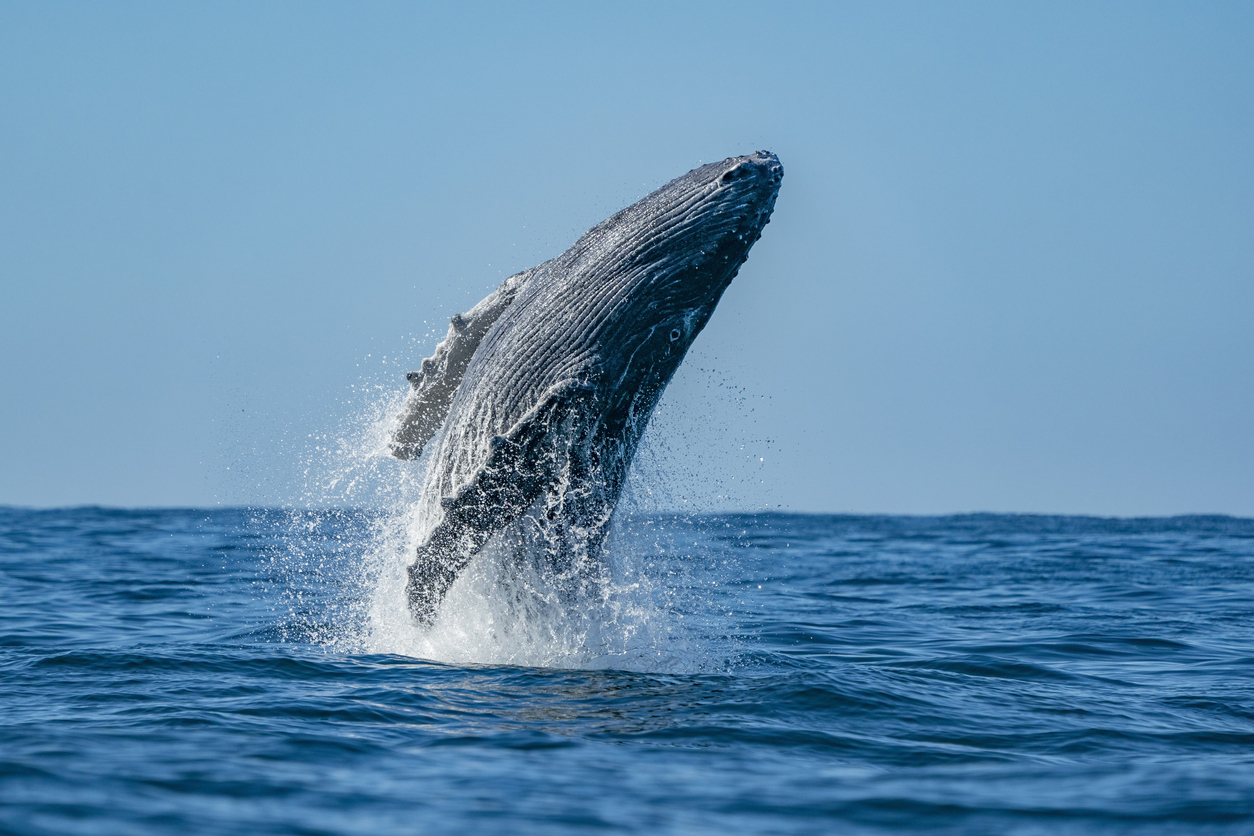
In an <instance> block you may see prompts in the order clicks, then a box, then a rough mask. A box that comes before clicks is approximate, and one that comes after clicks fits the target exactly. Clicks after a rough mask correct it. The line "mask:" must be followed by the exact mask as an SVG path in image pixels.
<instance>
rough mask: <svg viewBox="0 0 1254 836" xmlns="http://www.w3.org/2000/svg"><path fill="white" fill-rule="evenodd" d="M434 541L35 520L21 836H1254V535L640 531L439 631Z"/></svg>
mask: <svg viewBox="0 0 1254 836" xmlns="http://www.w3.org/2000/svg"><path fill="white" fill-rule="evenodd" d="M410 525H411V523H410V521H407V520H406V519H405V516H404V514H398V513H396V512H395V510H380V509H378V508H376V509H374V510H346V509H343V508H341V509H324V510H300V511H296V510H282V509H272V510H247V509H214V510H202V509H185V510H111V509H103V508H71V509H58V510H27V509H20V508H4V509H0V602H2V607H0V831H3V832H5V833H21V834H42V833H47V834H52V833H56V834H65V833H84V834H87V833H90V834H99V833H121V834H127V833H135V834H149V833H175V832H177V833H198V834H202V833H203V834H210V833H212V834H240V833H249V834H257V833H308V834H320V833H326V834H349V833H363V834H365V833H370V834H380V833H429V834H452V833H511V834H513V833H589V832H604V833H642V834H643V833H781V834H782V833H853V834H863V833H865V834H880V833H954V834H985V833H987V834H1036V833H1051V834H1052V833H1058V834H1063V833H1067V834H1070V833H1161V834H1177V833H1206V834H1212V833H1213V834H1220V833H1223V834H1235V833H1254V520H1246V519H1234V518H1226V517H1181V518H1171V519H1096V518H1085V517H1049V516H995V515H974V516H952V517H894V516H861V517H859V516H804V515H782V514H756V515H722V516H720V515H665V514H656V513H653V514H645V513H638V512H632V511H631V510H630V509H628V510H627V511H626V512H625V513H624V514H623V515H622V516H621V518H620V520H619V522H618V525H617V529H616V531H615V533H614V535H613V536H612V538H611V541H610V544H609V550H608V552H607V555H606V562H605V572H604V574H603V576H602V577H600V578H598V579H597V582H596V583H595V584H594V585H593V586H592V587H590V589H592V592H591V593H590V594H589V595H588V596H587V597H586V599H585V600H583V601H581V602H575V603H573V604H572V603H571V602H566V604H560V603H554V602H553V601H551V600H550V599H548V598H546V597H545V594H544V590H543V588H542V584H541V585H540V586H539V587H537V586H536V585H535V584H532V585H530V586H527V585H523V586H520V585H519V584H518V582H517V580H516V579H513V578H510V577H507V576H505V575H506V574H507V573H505V567H504V565H503V564H501V563H500V561H495V562H494V560H493V559H492V557H491V555H487V556H485V558H484V560H482V561H478V563H477V564H476V565H477V566H478V568H477V569H475V570H474V571H471V572H469V573H468V576H467V577H466V578H464V579H463V580H462V581H459V585H458V586H457V587H455V588H454V590H453V592H452V593H451V594H450V598H449V600H448V602H447V604H446V607H445V610H444V611H443V612H442V615H441V622H440V623H438V624H437V625H436V627H435V628H434V629H433V630H431V631H423V630H421V629H420V628H418V627H417V626H416V625H414V624H413V623H412V622H409V621H407V620H406V619H405V618H404V605H403V599H402V597H401V596H400V595H399V594H398V590H399V587H398V586H397V582H398V580H397V579H398V578H399V577H400V576H401V575H400V572H401V569H403V562H404V559H405V554H404V551H405V549H406V548H407V547H408V545H409V544H408V543H407V542H406V532H407V531H408V530H409V528H408V527H409V526H410ZM398 567H401V568H398ZM524 588H525V590H529V594H530V595H531V597H530V598H528V597H527V596H525V595H524V596H522V597H521V598H520V597H519V596H518V595H517V594H516V593H518V592H519V590H520V589H524ZM506 593H508V594H506Z"/></svg>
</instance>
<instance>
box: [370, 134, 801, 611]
mask: <svg viewBox="0 0 1254 836" xmlns="http://www.w3.org/2000/svg"><path fill="white" fill-rule="evenodd" d="M782 177H783V168H782V167H781V166H780V164H779V159H778V158H777V157H776V156H775V155H774V154H771V153H769V152H766V151H759V152H757V153H755V154H750V155H748V156H743V157H731V158H729V159H726V160H723V161H722V162H717V163H710V164H708V165H703V166H701V167H700V168H697V169H694V170H692V171H690V172H688V173H687V174H685V175H683V176H682V177H679V178H677V179H675V180H672V181H671V182H669V183H667V184H666V185H665V186H663V187H662V188H660V189H658V190H657V191H655V192H653V193H652V194H650V195H648V196H647V197H645V198H643V199H642V200H640V201H638V202H636V203H634V204H632V205H631V206H628V207H627V208H626V209H623V210H622V211H620V212H618V213H616V214H615V215H613V216H612V217H610V218H609V219H607V220H605V221H602V222H601V223H599V224H597V225H596V226H595V227H593V228H592V229H590V230H589V231H588V232H586V233H584V235H583V236H581V237H580V238H579V240H578V241H576V242H575V244H574V245H573V246H572V247H571V248H570V249H568V250H567V251H566V252H564V253H562V254H561V255H559V256H558V257H557V258H554V259H552V260H550V261H546V262H544V263H543V264H540V265H539V266H537V267H533V268H531V269H530V270H526V271H524V272H522V273H518V274H516V275H513V276H510V277H509V278H508V279H506V280H505V281H504V282H502V283H501V286H500V287H498V288H497V289H496V290H494V291H493V292H492V293H491V294H489V295H488V296H487V298H485V299H484V300H483V301H481V302H480V303H479V304H477V305H475V306H474V307H473V308H472V309H471V310H469V311H467V312H466V313H464V314H458V315H457V316H454V317H453V319H452V323H451V324H450V326H449V330H448V334H447V336H445V338H444V340H443V341H442V342H441V343H440V344H439V345H438V346H437V347H436V350H435V353H434V354H433V355H432V356H431V357H429V358H428V359H426V360H424V361H423V362H422V368H421V370H419V371H414V372H410V373H409V374H408V375H407V378H408V379H409V381H410V384H411V389H410V392H409V394H408V396H407V397H406V400H405V405H404V408H403V411H402V413H401V415H400V416H399V424H398V426H397V428H396V430H395V432H394V433H393V436H392V441H391V445H390V448H391V452H392V454H393V455H394V456H396V457H397V458H401V459H415V458H418V457H419V456H421V455H422V453H423V451H424V449H425V448H426V447H427V446H428V444H430V443H431V442H432V439H433V438H434V439H435V447H434V449H432V450H431V451H429V456H428V459H427V472H426V476H425V481H424V483H423V489H422V496H421V499H420V500H419V503H420V509H419V514H418V519H419V521H420V526H421V530H420V531H419V534H418V536H419V545H418V548H417V555H416V558H415V561H414V563H413V564H412V565H411V566H410V568H409V579H408V586H407V594H408V597H409V604H410V609H411V611H412V612H413V614H414V617H415V618H416V619H417V620H418V621H419V622H420V623H423V624H431V623H432V622H433V621H434V619H435V617H436V614H437V612H438V610H439V607H440V603H441V602H442V600H443V598H444V595H445V593H446V592H447V591H448V590H449V588H450V587H451V586H452V584H453V582H454V581H455V580H456V579H457V577H458V574H459V573H460V572H461V571H462V569H464V568H465V567H466V565H467V564H468V563H469V562H470V561H471V559H472V558H474V556H475V555H476V554H477V553H479V552H480V550H482V549H483V548H484V546H485V545H486V544H487V543H488V542H489V541H490V540H491V539H492V538H493V537H495V536H499V538H500V540H501V541H502V544H503V546H504V547H505V548H509V549H515V550H516V551H517V553H518V554H519V555H520V556H521V555H522V554H523V553H524V552H525V553H526V554H529V555H532V559H535V555H542V557H541V558H540V559H542V560H543V561H544V562H545V563H546V564H547V566H548V568H549V569H550V570H551V572H552V573H553V574H554V576H556V577H558V578H576V577H578V575H579V574H580V572H582V571H584V570H586V569H587V568H588V567H590V566H592V565H593V563H594V562H595V560H596V558H597V556H598V553H599V551H600V549H601V546H602V543H603V542H604V540H605V537H606V535H607V534H608V532H609V526H610V522H611V519H612V517H613V513H614V507H615V505H616V504H617V502H618V497H619V494H620V493H621V491H622V487H623V481H624V479H625V478H626V475H627V471H628V469H629V467H630V465H631V460H632V457H633V456H634V455H635V451H636V447H637V445H638V444H639V441H640V437H641V435H642V433H643V432H644V428H645V425H646V424H647V422H648V420H649V416H650V415H651V414H652V413H653V410H654V408H655V407H656V406H657V402H658V399H659V398H660V397H661V394H662V390H663V389H664V388H665V386H666V384H667V383H668V382H669V381H670V379H671V376H672V375H673V374H674V373H675V369H676V368H678V367H679V363H680V361H681V360H682V359H683V357H684V354H685V352H687V350H688V347H689V346H691V345H692V341H693V340H694V339H695V338H696V336H697V334H698V333H700V331H701V329H702V328H703V327H704V326H705V324H706V322H707V321H708V320H709V318H710V315H711V314H712V313H713V312H714V308H715V306H716V305H717V304H718V301H719V298H720V297H721V296H722V294H723V291H724V290H725V289H726V288H727V286H728V284H729V283H730V282H731V280H732V279H733V278H734V277H735V276H736V273H737V272H738V271H739V269H740V266H741V265H742V264H743V263H744V261H745V259H746V258H747V257H748V254H749V249H750V247H752V246H753V244H754V242H755V241H757V240H758V238H759V237H761V234H762V228H763V227H764V226H765V225H766V224H767V222H768V220H769V219H770V216H771V211H772V209H773V208H774V206H775V196H776V194H777V193H778V191H779V185H780V180H781V178H782Z"/></svg>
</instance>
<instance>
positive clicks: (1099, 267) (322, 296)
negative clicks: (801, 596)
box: [0, 2, 1254, 516]
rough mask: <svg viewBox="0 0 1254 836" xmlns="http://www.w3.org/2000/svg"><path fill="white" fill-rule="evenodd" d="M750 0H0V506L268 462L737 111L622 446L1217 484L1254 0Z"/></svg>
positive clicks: (1189, 507)
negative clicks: (636, 421)
mask: <svg viewBox="0 0 1254 836" xmlns="http://www.w3.org/2000/svg"><path fill="white" fill-rule="evenodd" d="M780 5H781V8H778V9H777V8H774V7H773V6H772V5H771V4H761V3H752V4H750V3H743V4H735V3H718V4H678V5H676V4H669V3H657V4H648V3H645V4H582V3H579V4H576V3H571V4H543V3H541V4H517V5H515V4H499V5H493V4H486V5H463V4H447V5H418V4H386V3H375V4H367V5H364V6H363V5H356V4H354V5H349V4H344V5H331V4H317V3H291V4H284V3H270V4H249V3H238V4H236V3H213V4H190V3H189V4H166V3H160V4H136V3H111V4H93V5H88V4H64V5H58V4H42V3H41V4H34V3H4V4H0V114H3V118H2V119H0V287H2V289H0V352H2V356H3V358H4V361H5V362H4V365H5V368H6V370H7V376H6V377H7V379H6V381H5V385H4V395H3V399H2V403H3V407H2V410H0V503H7V504H17V505H39V506H42V505H69V504H85V503H90V504H105V505H123V506H141V505H218V504H231V505H236V504H284V503H291V502H298V501H300V500H301V497H303V496H306V495H307V490H306V489H305V488H304V487H302V485H303V482H302V480H304V479H307V478H308V477H307V476H306V475H304V474H305V471H306V470H307V469H308V468H309V466H310V461H311V458H315V459H316V457H317V456H318V455H319V451H318V450H317V448H318V447H319V446H323V445H327V446H335V445H336V444H339V443H341V440H342V439H344V438H349V437H352V436H353V435H354V433H359V432H361V428H360V426H359V424H360V423H361V422H362V420H363V419H362V416H363V415H369V414H371V411H372V410H376V411H377V409H378V408H379V404H380V403H382V401H383V399H384V398H385V397H386V396H387V394H388V393H401V392H403V391H404V388H405V386H406V385H407V384H406V383H405V381H404V378H403V374H404V372H405V371H406V370H408V369H410V368H416V367H417V365H418V363H419V362H420V361H421V359H422V358H423V357H424V356H427V355H428V354H429V353H430V350H431V348H432V347H433V346H434V344H435V342H436V341H437V340H438V338H439V336H441V335H442V333H443V330H444V328H445V327H446V320H447V317H448V316H450V315H452V314H453V313H456V312H458V311H459V310H464V309H466V308H468V307H470V306H471V305H473V304H474V303H475V302H476V301H478V300H479V299H480V298H482V297H483V296H484V295H485V294H486V293H487V292H488V291H490V290H491V289H492V288H493V287H495V286H496V284H498V283H499V282H500V281H501V279H503V278H504V277H506V276H508V275H510V274H511V273H514V272H517V271H518V270H522V269H525V268H527V267H530V266H533V265H534V264H536V263H538V262H540V261H542V260H544V259H547V258H550V257H552V256H554V255H556V254H557V253H559V252H561V251H562V250H564V249H565V248H566V247H568V246H569V245H570V244H571V243H572V242H573V241H574V240H575V238H577V237H578V235H579V234H581V233H582V232H583V231H584V230H585V229H587V228H588V227H590V226H591V225H593V224H594V223H596V222H598V221H599V220H601V219H603V218H604V217H606V216H608V215H609V214H611V213H612V212H614V211H616V210H617V209H619V208H621V207H622V206H624V205H626V204H628V203H630V202H632V201H634V200H636V199H638V198H639V197H641V196H643V195H644V194H646V193H647V192H648V191H650V190H652V189H654V188H656V187H657V186H660V185H661V184H663V183H665V182H666V181H668V180H670V179H671V178H673V177H676V176H678V175H680V174H682V173H684V172H685V171H687V170H689V169H690V168H693V167H695V166H696V165H698V164H700V163H702V162H707V161H711V160H716V159H721V158H723V157H726V156H731V155H735V154H743V153H748V152H751V151H753V150H755V149H759V148H765V149H769V150H772V151H774V152H776V153H777V154H779V156H780V159H781V161H782V162H783V165H784V169H785V178H784V183H783V187H782V189H781V192H780V196H779V201H778V204H777V207H776V212H775V215H774V219H773V221H772V223H771V225H770V226H769V227H768V228H767V229H766V231H765V234H764V236H763V238H762V240H761V241H760V242H759V243H758V244H757V246H756V247H755V248H754V250H753V252H752V254H751V256H750V259H749V261H748V263H747V264H746V266H745V267H744V269H743V270H742V271H741V273H740V276H739V277H738V278H737V279H736V281H735V282H734V283H733V284H732V286H731V288H730V289H729V290H728V292H727V294H726V295H725V296H724V299H723V301H722V303H721V305H720V307H719V309H718V310H717V311H716V313H715V315H714V317H713V319H712V320H711V322H710V324H709V326H708V327H707V329H706V330H705V332H704V333H703V334H702V335H701V337H700V338H699V339H698V340H697V343H696V345H695V346H694V349H693V351H692V353H690V355H689V358H688V360H687V361H686V364H685V366H684V367H682V368H681V371H680V373H679V375H678V376H677V378H676V380H675V381H674V383H673V384H672V387H671V389H670V390H669V391H668V392H667V395H666V397H665V399H664V401H663V406H662V414H661V415H660V416H659V420H658V424H657V427H656V428H654V430H653V431H651V435H650V439H649V442H648V444H649V447H648V449H647V452H646V457H645V459H643V460H642V463H643V464H644V465H647V467H646V468H645V469H646V470H648V472H649V474H651V475H649V476H648V477H647V478H648V480H649V481H650V484H654V485H658V486H659V487H661V485H662V483H665V486H666V490H668V491H669V492H670V493H671V494H672V495H673V496H676V497H682V498H684V499H688V500H691V501H692V502H693V503H694V505H695V506H696V507H702V508H721V507H744V508H751V509H752V508H782V509H785V510H794V511H833V512H886V513H945V512H965V511H1006V512H1049V513H1088V514H1102V515H1150V514H1155V515H1156V514H1177V513H1207V512H1215V513H1229V514H1238V515H1244V516H1254V7H1252V6H1250V5H1249V4H1241V3H1208V4H1204V5H1203V4H1185V3H1178V4H1157V3H1140V2H1138V3H1108V4H1100V5H1097V4H1091V3H1082V4H1068V3H1050V4H1001V3H970V4H965V3H954V4H932V3H919V4H910V3H901V4H881V3H865V4H842V3H814V4H806V3H790V4H780ZM406 466H407V465H402V464H400V463H396V464H395V465H393V464H392V463H387V464H384V465H379V467H381V468H383V470H382V471H379V472H378V473H376V475H377V476H378V475H379V474H380V473H381V478H389V473H397V474H399V473H400V471H399V470H395V468H401V467H406ZM389 468H391V469H392V470H389Z"/></svg>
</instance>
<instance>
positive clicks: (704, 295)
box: [565, 151, 783, 424]
mask: <svg viewBox="0 0 1254 836" xmlns="http://www.w3.org/2000/svg"><path fill="white" fill-rule="evenodd" d="M782 178H783V167H782V166H781V165H780V163H779V159H778V158H777V157H776V156H775V155H774V154H772V153H770V152H767V151H759V152H757V153H755V154H750V155H747V156H742V157H731V158H729V159H726V160H723V161H721V162H717V163H710V164H708V165H704V166H701V167H700V168H697V169H694V170H692V171H690V172H688V173H687V174H685V175H683V176H682V177H679V178H677V179H675V180H672V181H671V182H670V183H668V184H666V185H665V186H663V187H662V188H660V189H658V190H657V191H655V192H653V193H652V194H650V195H648V196H647V197H645V198H644V199H642V200H640V201H639V202H637V203H635V204H633V205H631V206H629V207H627V208H626V209H624V210H622V211H621V212H619V213H618V214H616V215H614V216H613V217H611V218H609V219H608V220H606V221H604V222H603V223H601V224H599V225H598V226H596V227H594V228H593V229H591V230H589V232H588V233H587V234H586V235H585V236H584V237H583V238H581V239H580V241H579V242H578V243H577V244H576V245H575V246H574V247H572V248H571V251H570V252H569V253H568V254H567V255H568V256H570V257H571V258H572V261H571V263H570V264H569V265H568V269H570V270H571V274H570V275H572V276H576V277H577V279H576V280H575V281H574V282H573V284H574V285H577V286H573V287H569V288H567V290H568V291H570V292H569V294H568V295H566V297H565V303H566V304H568V305H569V306H570V307H571V308H572V309H577V308H579V307H580V305H581V304H582V303H584V302H585V300H586V302H587V304H586V310H583V311H579V316H580V318H581V320H582V321H583V322H585V323H588V324H589V325H590V327H586V328H585V333H586V334H590V335H592V339H593V342H594V343H595V345H594V347H593V349H594V354H595V355H596V356H597V357H598V361H599V367H600V374H599V378H600V382H601V389H602V395H603V398H604V400H603V403H604V404H605V405H606V417H607V419H608V420H609V421H610V423H612V424H619V422H621V421H630V422H632V423H635V419H638V418H640V417H642V412H644V413H646V414H647V411H651V410H652V408H653V405H655V404H656V402H657V399H658V397H660V395H661V390H662V388H664V387H665V386H666V383H667V382H668V381H669V380H670V378H671V376H672V375H673V374H674V372H675V370H676V369H677V368H678V366H679V363H680V361H682V359H683V357H684V354H685V353H686V352H687V351H688V348H689V347H690V346H691V345H692V342H693V340H695V339H696V336H697V334H699V333H700V332H701V329H702V328H704V327H705V324H706V322H708V321H709V318H710V315H711V314H712V313H713V312H714V308H715V306H716V305H717V304H718V301H719V299H720V298H721V297H722V295H723V291H724V290H726V289H727V286H728V285H729V284H730V283H731V281H732V279H733V278H735V276H736V274H737V272H738V271H739V270H740V267H741V265H743V264H744V262H745V259H746V258H747V257H748V255H749V249H750V248H751V247H752V246H753V244H754V242H756V241H757V240H758V239H759V238H760V237H761V235H762V228H763V227H764V226H766V224H767V223H768V222H769V220H770V216H771V211H772V210H773V209H774V206H775V197H776V195H777V194H778V192H779V187H780V181H781V180H782Z"/></svg>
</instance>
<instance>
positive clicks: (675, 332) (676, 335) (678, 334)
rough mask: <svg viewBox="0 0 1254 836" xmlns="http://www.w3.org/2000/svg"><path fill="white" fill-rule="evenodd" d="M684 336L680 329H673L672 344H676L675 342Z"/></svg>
mask: <svg viewBox="0 0 1254 836" xmlns="http://www.w3.org/2000/svg"><path fill="white" fill-rule="evenodd" d="M682 336H683V332H682V331H680V330H679V329H678V328H672V329H671V342H675V340H677V339H679V338H680V337H682Z"/></svg>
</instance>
